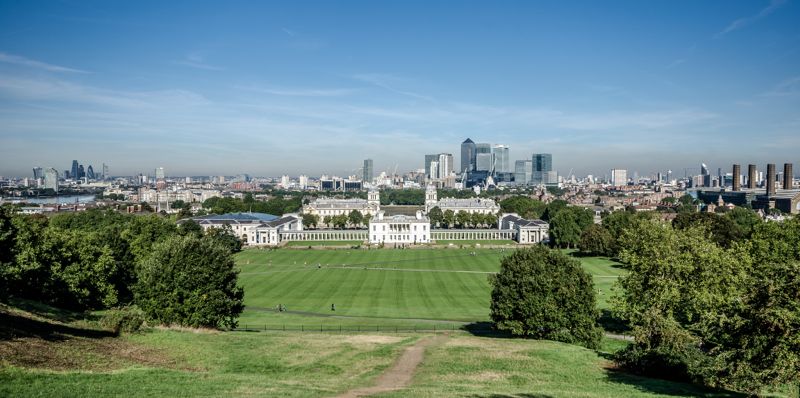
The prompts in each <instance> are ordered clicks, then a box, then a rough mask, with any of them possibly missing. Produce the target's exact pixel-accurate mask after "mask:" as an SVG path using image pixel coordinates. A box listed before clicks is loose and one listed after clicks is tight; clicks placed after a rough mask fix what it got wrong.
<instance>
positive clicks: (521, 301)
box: [490, 246, 601, 348]
mask: <svg viewBox="0 0 800 398" xmlns="http://www.w3.org/2000/svg"><path fill="white" fill-rule="evenodd" d="M490 282H491V285H492V287H493V290H492V303H491V317H492V320H493V321H494V323H495V326H496V327H497V328H498V329H500V330H505V331H508V332H511V334H513V335H515V336H525V337H534V338H539V339H550V340H557V341H563V342H565V343H577V344H582V345H584V346H586V347H590V348H596V347H597V346H598V344H599V342H600V337H601V330H600V328H599V327H598V326H597V319H598V316H599V314H598V312H597V309H596V306H595V301H596V297H595V290H594V284H593V283H592V277H591V276H590V275H589V274H587V273H586V272H585V271H584V270H583V268H581V266H580V263H579V262H578V261H577V260H575V259H572V258H570V257H568V256H566V255H565V254H563V253H561V252H560V251H556V250H550V249H548V248H546V247H544V246H534V247H532V248H529V249H521V250H517V251H515V252H514V253H512V254H511V255H510V256H508V257H505V258H504V259H503V260H502V262H501V266H500V272H499V273H498V274H496V275H493V276H491V277H490Z"/></svg>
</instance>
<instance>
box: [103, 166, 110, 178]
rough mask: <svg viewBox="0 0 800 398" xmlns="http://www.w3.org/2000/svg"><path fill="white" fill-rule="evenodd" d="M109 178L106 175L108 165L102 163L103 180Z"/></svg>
mask: <svg viewBox="0 0 800 398" xmlns="http://www.w3.org/2000/svg"><path fill="white" fill-rule="evenodd" d="M110 178H111V176H110V175H109V174H108V165H107V164H105V163H103V179H104V180H108V179H110Z"/></svg>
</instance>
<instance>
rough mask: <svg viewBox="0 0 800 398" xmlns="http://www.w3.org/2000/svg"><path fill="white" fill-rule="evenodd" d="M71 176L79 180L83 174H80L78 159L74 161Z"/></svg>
mask: <svg viewBox="0 0 800 398" xmlns="http://www.w3.org/2000/svg"><path fill="white" fill-rule="evenodd" d="M69 176H70V177H72V179H73V180H77V179H78V178H81V175H80V174H78V161H77V160H73V161H72V169H70V173H69Z"/></svg>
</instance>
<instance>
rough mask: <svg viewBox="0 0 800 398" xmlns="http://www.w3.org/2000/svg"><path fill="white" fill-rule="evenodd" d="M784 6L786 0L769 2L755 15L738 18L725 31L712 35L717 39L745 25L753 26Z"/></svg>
mask: <svg viewBox="0 0 800 398" xmlns="http://www.w3.org/2000/svg"><path fill="white" fill-rule="evenodd" d="M784 4H786V0H770V2H769V5H768V6H767V7H765V8H763V9H761V11H759V12H758V13H757V14H755V15H751V16H749V17H745V18H739V19H737V20H735V21H733V22H731V23H730V24H729V25H728V26H727V27H726V28H725V29H723V30H721V31H719V32H718V33H717V34H716V35H714V38H717V39H718V38H720V37H722V36H725V35H726V34H728V33H730V32H733V31H735V30H738V29H741V28H744V27H745V26H747V25H750V24H753V23H755V22H757V21H758V20H759V19H761V18H764V17H766V16H768V15H769V14H772V13H773V12H775V10H777V9H778V8H779V7H781V6H782V5H784Z"/></svg>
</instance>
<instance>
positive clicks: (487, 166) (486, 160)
mask: <svg viewBox="0 0 800 398" xmlns="http://www.w3.org/2000/svg"><path fill="white" fill-rule="evenodd" d="M475 170H477V171H488V172H492V171H494V154H493V153H479V154H478V155H477V157H476V159H475Z"/></svg>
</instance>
